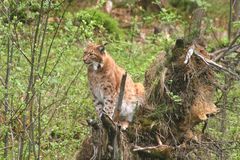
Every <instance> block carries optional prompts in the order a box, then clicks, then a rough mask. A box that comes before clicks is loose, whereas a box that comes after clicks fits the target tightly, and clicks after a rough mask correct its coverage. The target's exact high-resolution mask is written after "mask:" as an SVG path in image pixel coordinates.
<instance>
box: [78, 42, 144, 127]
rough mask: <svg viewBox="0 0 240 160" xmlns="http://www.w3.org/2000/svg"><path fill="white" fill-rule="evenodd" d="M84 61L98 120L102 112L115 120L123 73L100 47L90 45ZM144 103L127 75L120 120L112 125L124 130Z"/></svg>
mask: <svg viewBox="0 0 240 160" xmlns="http://www.w3.org/2000/svg"><path fill="white" fill-rule="evenodd" d="M83 61H84V63H85V64H87V65H88V81H89V84H90V90H91V92H92V95H93V97H94V105H95V107H96V111H97V113H98V115H99V117H101V115H102V113H103V112H105V113H106V114H107V115H108V116H109V117H111V118H114V116H116V115H114V110H115V106H116V103H117V99H118V95H119V91H120V83H121V79H122V76H123V74H124V73H125V70H124V69H122V68H121V67H119V66H118V65H117V64H116V63H115V61H114V60H113V59H112V57H111V56H110V55H109V54H108V53H107V52H106V51H105V48H104V46H103V45H97V44H93V43H89V44H88V46H87V47H86V49H85V50H84V56H83ZM143 101H144V87H143V85H142V84H141V83H134V82H133V81H132V79H131V76H130V75H129V74H128V76H127V79H126V84H125V92H124V97H123V103H122V107H121V112H120V113H119V119H115V121H120V123H121V124H122V127H123V128H127V126H128V122H131V121H132V119H133V115H134V111H135V109H136V107H137V106H139V105H141V104H142V103H143Z"/></svg>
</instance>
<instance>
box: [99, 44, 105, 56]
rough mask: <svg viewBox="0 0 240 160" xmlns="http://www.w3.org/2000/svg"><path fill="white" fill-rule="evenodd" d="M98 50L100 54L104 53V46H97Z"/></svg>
mask: <svg viewBox="0 0 240 160" xmlns="http://www.w3.org/2000/svg"><path fill="white" fill-rule="evenodd" d="M98 50H99V52H100V53H102V54H103V53H104V51H105V46H104V45H101V46H99V47H98Z"/></svg>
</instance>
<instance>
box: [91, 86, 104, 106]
mask: <svg viewBox="0 0 240 160" xmlns="http://www.w3.org/2000/svg"><path fill="white" fill-rule="evenodd" d="M92 89H93V94H94V95H95V96H96V98H97V99H98V101H100V102H102V103H103V102H104V94H103V90H102V89H101V88H100V87H99V86H96V87H93V88H92Z"/></svg>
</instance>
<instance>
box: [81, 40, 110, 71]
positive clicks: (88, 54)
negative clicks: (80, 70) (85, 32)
mask: <svg viewBox="0 0 240 160" xmlns="http://www.w3.org/2000/svg"><path fill="white" fill-rule="evenodd" d="M105 45H106V44H104V45H97V44H94V43H88V45H87V47H86V48H85V50H84V55H83V62H84V63H85V64H87V65H89V66H92V67H93V69H94V70H98V69H100V68H102V67H103V62H104V57H105Z"/></svg>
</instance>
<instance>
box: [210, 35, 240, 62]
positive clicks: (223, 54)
mask: <svg viewBox="0 0 240 160" xmlns="http://www.w3.org/2000/svg"><path fill="white" fill-rule="evenodd" d="M238 38H240V34H238V35H237V36H236V37H235V38H234V39H233V41H232V42H231V43H230V45H229V47H228V49H227V50H226V51H224V52H223V53H221V54H219V55H218V56H216V57H215V58H214V61H219V60H220V59H221V58H222V57H224V56H225V55H226V54H227V53H230V52H232V51H231V49H232V48H233V45H234V44H235V43H236V41H237V40H238ZM239 48H240V46H238V47H237V49H239ZM237 49H236V50H237Z"/></svg>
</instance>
